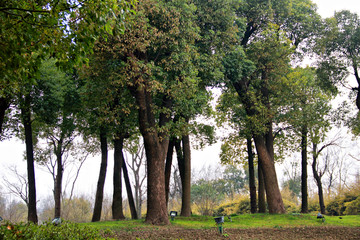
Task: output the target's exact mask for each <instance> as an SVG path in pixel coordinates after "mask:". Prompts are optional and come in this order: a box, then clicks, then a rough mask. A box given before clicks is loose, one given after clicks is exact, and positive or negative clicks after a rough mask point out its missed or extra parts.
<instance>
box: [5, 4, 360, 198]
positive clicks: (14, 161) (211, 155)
mask: <svg viewBox="0 0 360 240" xmlns="http://www.w3.org/2000/svg"><path fill="white" fill-rule="evenodd" d="M313 2H315V3H316V4H317V5H318V12H319V13H320V14H321V16H322V17H330V16H332V15H333V13H334V11H340V10H343V9H348V10H351V11H352V12H357V13H358V14H359V15H360V0H313ZM219 149H220V144H215V145H213V146H210V147H207V148H206V149H204V150H203V151H192V154H193V156H192V159H193V161H192V166H193V168H195V169H200V168H201V167H202V166H204V165H216V164H217V163H218V162H219V160H218V159H219V158H218V153H219ZM24 151H25V146H24V144H22V143H21V142H20V141H19V140H15V139H13V140H11V141H3V142H0V177H1V178H0V183H1V182H2V177H3V176H4V175H6V174H7V170H6V169H7V167H8V166H9V165H16V166H18V170H19V172H23V173H26V162H25V161H23V154H24ZM112 162H113V160H112V153H110V154H109V164H108V175H107V178H106V188H105V191H106V193H107V194H108V195H111V184H112V172H111V170H112V167H113V164H112ZM99 167H100V157H96V158H91V159H89V160H87V162H86V163H85V165H84V168H83V171H82V173H81V174H80V177H79V180H78V184H77V185H78V186H79V187H78V188H77V192H78V193H80V194H81V193H83V194H87V195H89V194H92V195H94V193H95V190H96V183H97V178H98V171H99ZM36 184H37V191H38V199H39V200H40V204H41V201H46V200H45V196H49V195H51V189H52V179H51V177H50V175H49V174H47V173H45V172H43V171H41V170H39V169H36ZM4 190H5V188H4V187H3V188H2V191H4Z"/></svg>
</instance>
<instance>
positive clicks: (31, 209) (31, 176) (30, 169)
mask: <svg viewBox="0 0 360 240" xmlns="http://www.w3.org/2000/svg"><path fill="white" fill-rule="evenodd" d="M21 105H22V106H21V116H22V121H23V125H24V131H25V144H26V162H27V174H28V184H29V189H28V191H29V192H28V194H29V202H28V221H31V222H34V223H37V222H38V217H37V210H36V184H35V167H34V145H33V136H32V135H33V133H32V126H31V97H30V94H27V95H26V96H25V97H24V99H23V104H21Z"/></svg>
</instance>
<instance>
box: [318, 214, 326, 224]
mask: <svg viewBox="0 0 360 240" xmlns="http://www.w3.org/2000/svg"><path fill="white" fill-rule="evenodd" d="M316 218H317V219H321V220H322V221H323V222H325V216H324V215H322V214H321V213H318V215H317V217H316Z"/></svg>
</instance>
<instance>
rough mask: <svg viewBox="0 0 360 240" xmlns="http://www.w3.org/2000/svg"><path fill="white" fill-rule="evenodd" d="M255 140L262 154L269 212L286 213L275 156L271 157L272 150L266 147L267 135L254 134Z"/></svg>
mask: <svg viewBox="0 0 360 240" xmlns="http://www.w3.org/2000/svg"><path fill="white" fill-rule="evenodd" d="M254 142H255V146H256V151H257V153H258V155H259V156H260V158H259V160H260V161H261V166H262V170H263V175H264V180H265V190H266V200H267V203H268V208H269V213H285V212H286V210H285V207H284V203H283V201H282V197H281V193H280V188H279V185H278V181H277V176H276V171H275V164H274V161H273V158H272V157H271V152H269V151H268V148H267V147H266V140H265V137H262V136H254Z"/></svg>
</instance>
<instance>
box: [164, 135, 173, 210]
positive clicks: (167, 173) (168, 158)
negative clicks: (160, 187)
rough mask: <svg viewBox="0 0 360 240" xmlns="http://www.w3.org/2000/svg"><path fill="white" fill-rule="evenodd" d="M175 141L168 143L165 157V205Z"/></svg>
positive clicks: (167, 196)
mask: <svg viewBox="0 0 360 240" xmlns="http://www.w3.org/2000/svg"><path fill="white" fill-rule="evenodd" d="M174 145H175V140H174V139H171V140H170V142H169V147H168V152H167V155H166V163H165V194H166V205H168V203H169V192H170V177H171V166H172V161H173V153H174Z"/></svg>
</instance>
